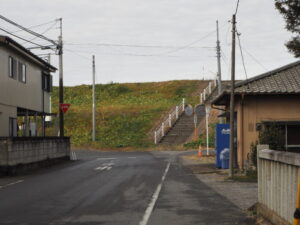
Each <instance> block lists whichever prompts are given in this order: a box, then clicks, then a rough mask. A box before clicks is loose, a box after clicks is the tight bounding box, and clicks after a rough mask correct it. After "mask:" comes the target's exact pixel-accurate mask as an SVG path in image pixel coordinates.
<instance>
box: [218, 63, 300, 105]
mask: <svg viewBox="0 0 300 225" xmlns="http://www.w3.org/2000/svg"><path fill="white" fill-rule="evenodd" d="M229 94H230V87H227V88H226V89H225V90H224V91H223V92H222V94H221V95H219V96H217V97H216V98H215V99H214V100H213V101H212V103H213V104H217V103H219V102H220V101H222V100H223V101H224V97H225V96H226V95H229ZM235 94H252V95H264V94H272V95H274V94H275V95H276V94H300V61H296V62H294V63H291V64H288V65H286V66H283V67H280V68H277V69H275V70H272V71H269V72H267V73H264V74H261V75H258V76H255V77H253V78H250V79H248V80H244V81H241V82H238V83H236V85H235ZM225 101H226V100H225Z"/></svg>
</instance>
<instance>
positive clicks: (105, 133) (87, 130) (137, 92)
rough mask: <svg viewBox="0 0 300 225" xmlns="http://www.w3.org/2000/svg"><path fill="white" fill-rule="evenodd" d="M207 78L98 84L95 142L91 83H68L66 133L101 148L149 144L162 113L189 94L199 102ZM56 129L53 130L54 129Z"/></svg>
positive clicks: (74, 142) (83, 143)
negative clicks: (152, 129)
mask: <svg viewBox="0 0 300 225" xmlns="http://www.w3.org/2000/svg"><path fill="white" fill-rule="evenodd" d="M206 85H207V82H206V81H196V80H183V81H167V82H155V83H154V82H153V83H125V84H118V83H111V84H105V85H102V84H98V85H96V109H97V110H96V142H94V143H93V142H92V140H91V133H92V87H91V86H90V85H80V86H75V87H66V88H65V89H64V90H65V93H64V96H65V103H70V104H71V107H70V109H69V111H68V112H67V113H66V114H65V135H66V136H71V142H72V146H73V147H90V148H99V149H116V148H132V149H133V148H147V147H151V146H153V140H152V139H150V138H149V135H147V134H148V133H149V131H150V129H151V128H152V127H153V126H154V124H155V122H157V120H158V119H159V118H160V117H161V116H162V114H163V113H165V112H167V111H169V110H170V108H171V107H173V106H175V105H176V104H178V103H180V101H181V100H182V98H186V99H187V102H188V103H189V104H192V105H194V104H196V103H198V102H199V96H198V95H197V94H196V93H199V92H197V91H198V90H199V88H201V89H202V88H203V87H205V86H206ZM52 108H53V111H55V110H56V111H57V109H58V88H57V87H54V90H53V94H52ZM52 132H53V131H52Z"/></svg>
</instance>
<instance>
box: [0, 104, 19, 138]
mask: <svg viewBox="0 0 300 225" xmlns="http://www.w3.org/2000/svg"><path fill="white" fill-rule="evenodd" d="M10 117H11V118H17V109H16V107H12V106H7V105H3V104H1V103H0V137H4V136H8V135H9V118H10Z"/></svg>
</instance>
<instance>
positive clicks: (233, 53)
mask: <svg viewBox="0 0 300 225" xmlns="http://www.w3.org/2000/svg"><path fill="white" fill-rule="evenodd" d="M235 25H236V18H235V14H233V16H232V49H231V91H230V157H229V177H232V176H233V167H234V155H235V152H234V151H235V149H234V84H235V33H236V27H235Z"/></svg>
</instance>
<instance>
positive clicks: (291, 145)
mask: <svg viewBox="0 0 300 225" xmlns="http://www.w3.org/2000/svg"><path fill="white" fill-rule="evenodd" d="M271 124H273V125H276V126H277V127H278V128H279V131H281V132H280V133H281V134H280V137H281V138H282V141H283V142H284V148H285V150H286V151H289V152H299V153H300V138H299V137H300V121H278V122H273V123H268V122H267V123H265V126H267V127H268V126H270V125H271Z"/></svg>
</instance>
